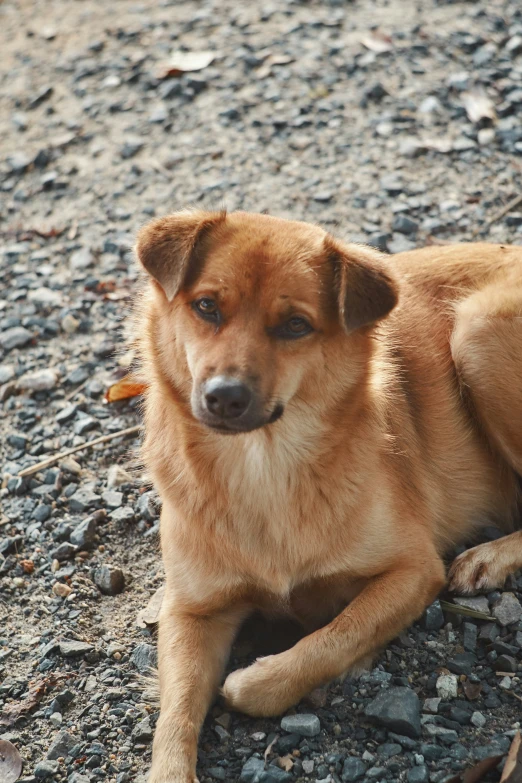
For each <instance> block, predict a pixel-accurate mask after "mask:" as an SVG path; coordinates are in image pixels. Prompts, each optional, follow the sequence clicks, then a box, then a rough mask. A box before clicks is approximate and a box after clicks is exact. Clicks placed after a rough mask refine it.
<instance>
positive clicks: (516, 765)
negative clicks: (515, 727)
mask: <svg viewBox="0 0 522 783" xmlns="http://www.w3.org/2000/svg"><path fill="white" fill-rule="evenodd" d="M521 780H522V742H521V737H520V732H519V731H517V733H516V734H515V736H514V737H513V742H512V743H511V747H510V749H509V753H508V755H507V759H506V763H505V764H504V769H503V770H502V777H501V778H500V783H519V781H521Z"/></svg>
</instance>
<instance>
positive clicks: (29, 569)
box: [20, 560, 34, 574]
mask: <svg viewBox="0 0 522 783" xmlns="http://www.w3.org/2000/svg"><path fill="white" fill-rule="evenodd" d="M20 565H21V566H22V569H23V572H24V574H32V573H33V571H34V562H33V561H32V560H20Z"/></svg>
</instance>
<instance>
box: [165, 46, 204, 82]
mask: <svg viewBox="0 0 522 783" xmlns="http://www.w3.org/2000/svg"><path fill="white" fill-rule="evenodd" d="M215 58H216V52H210V51H201V52H172V54H171V55H170V58H169V59H168V61H167V62H166V63H165V65H164V66H163V68H162V69H161V70H160V71H159V72H158V74H157V75H158V78H159V79H168V78H169V77H171V76H180V75H181V74H182V73H191V72H193V71H202V70H203V69H204V68H207V67H208V66H209V65H210V63H212V62H213V61H214V60H215Z"/></svg>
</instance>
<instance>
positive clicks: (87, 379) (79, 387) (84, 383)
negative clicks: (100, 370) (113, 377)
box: [65, 378, 91, 402]
mask: <svg viewBox="0 0 522 783" xmlns="http://www.w3.org/2000/svg"><path fill="white" fill-rule="evenodd" d="M90 380H91V379H90V378H86V379H85V380H84V382H83V383H80V385H79V386H77V387H76V389H73V391H71V392H69V394H66V395H65V399H66V400H67V402H69V400H72V399H73V398H74V397H76V395H77V394H78V392H79V391H81V390H82V389H83V388H84V387H85V386H87V384H88V383H89V381H90Z"/></svg>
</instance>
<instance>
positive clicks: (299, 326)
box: [276, 315, 313, 340]
mask: <svg viewBox="0 0 522 783" xmlns="http://www.w3.org/2000/svg"><path fill="white" fill-rule="evenodd" d="M312 331H313V328H312V326H311V324H309V323H308V321H307V320H306V318H301V316H299V315H294V316H293V317H292V318H289V319H288V321H287V322H286V323H284V324H283V325H282V326H280V327H279V329H277V331H276V334H277V336H278V337H281V338H283V339H286V340H295V339H297V338H298V337H304V336H305V335H306V334H310V332H312Z"/></svg>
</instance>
